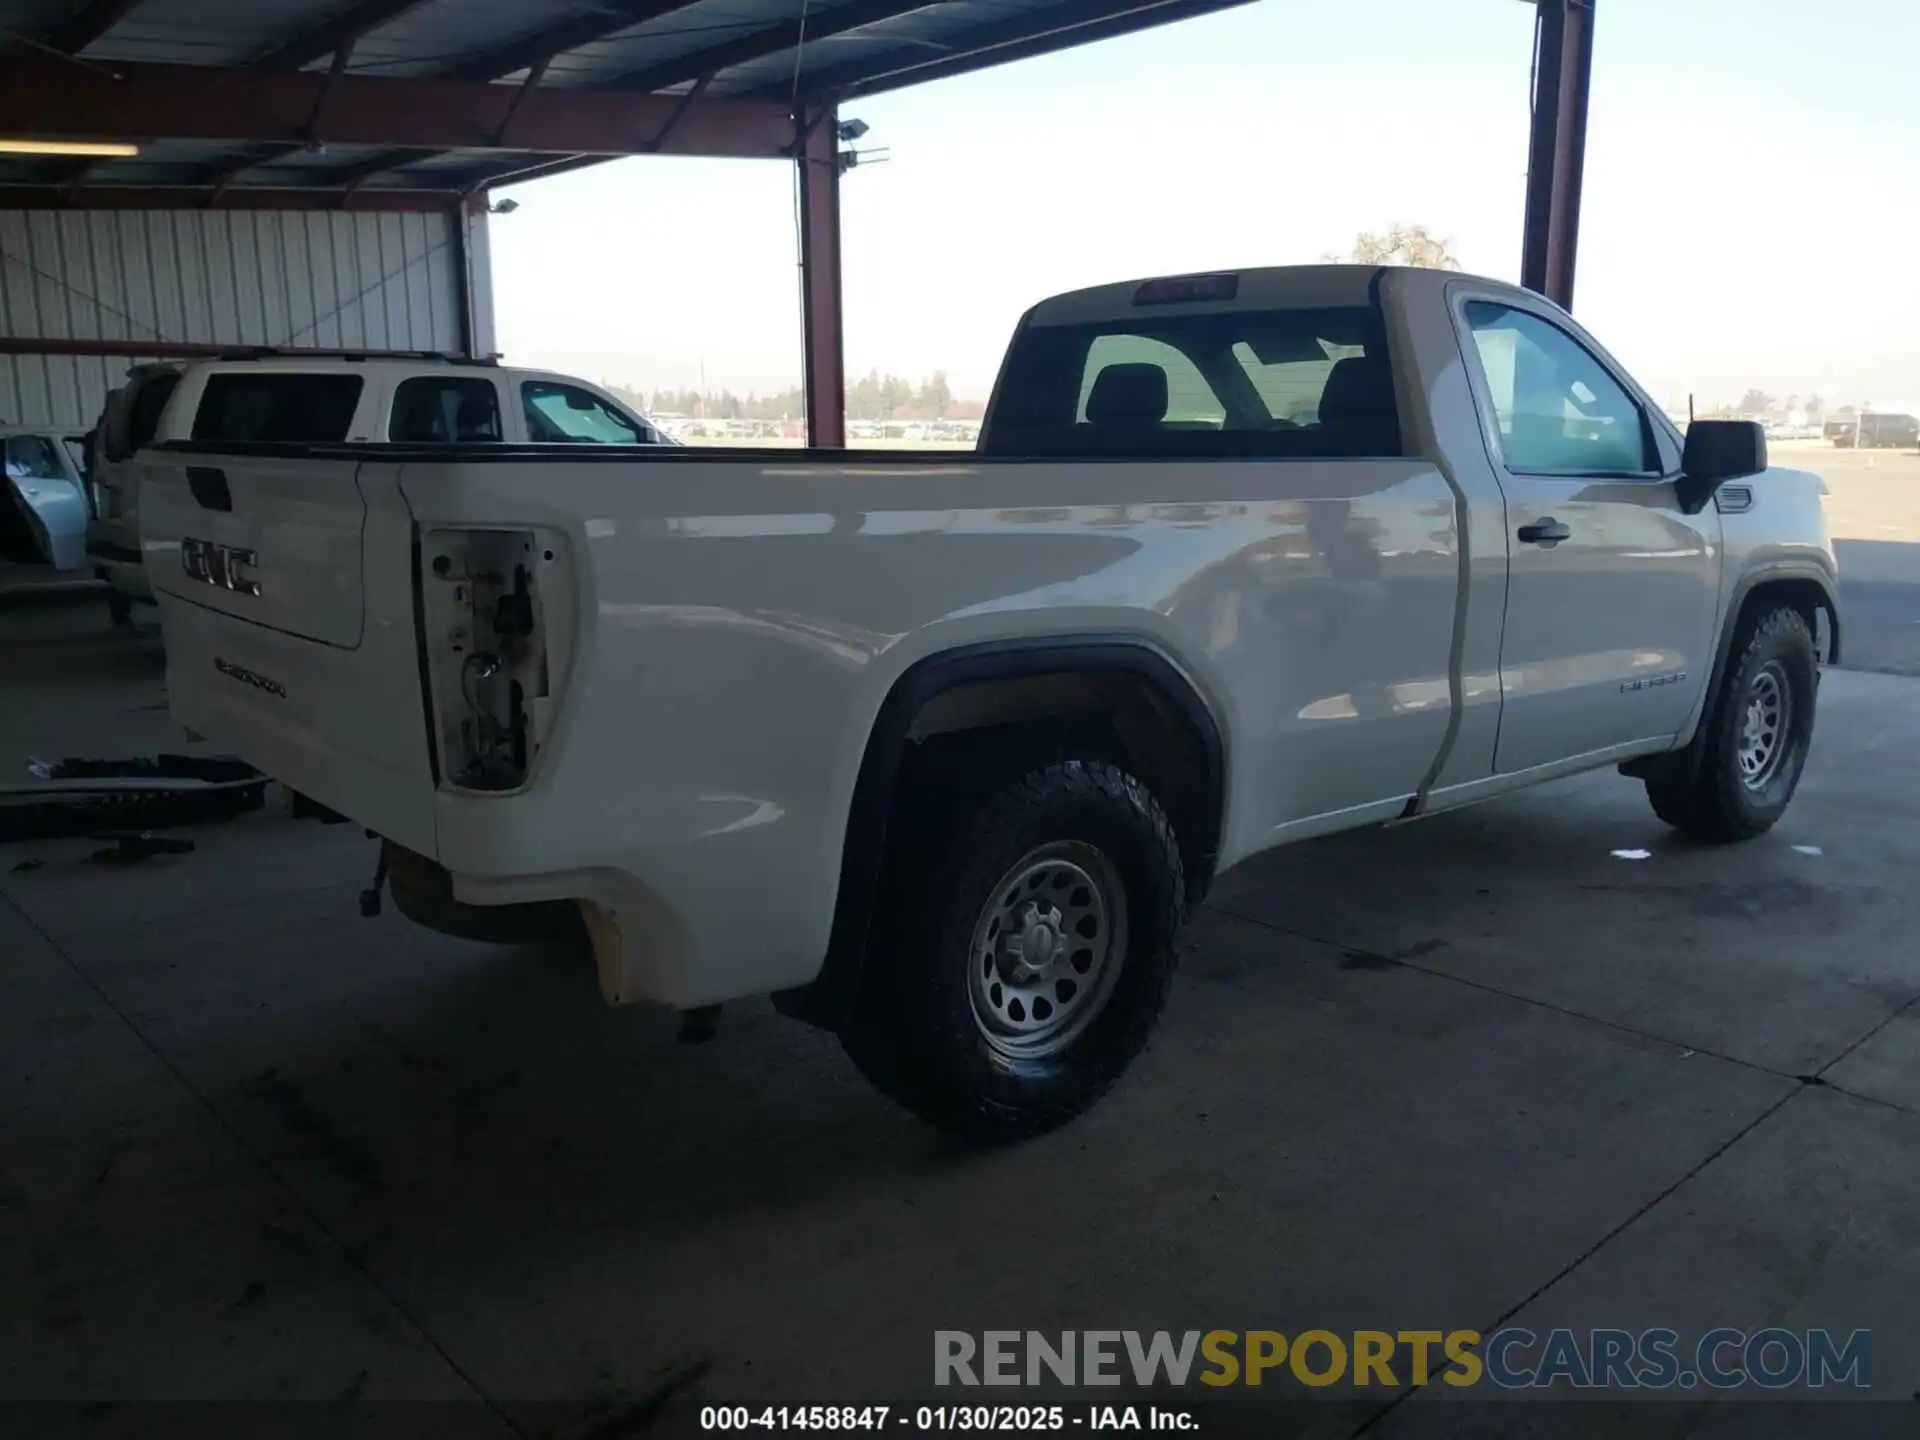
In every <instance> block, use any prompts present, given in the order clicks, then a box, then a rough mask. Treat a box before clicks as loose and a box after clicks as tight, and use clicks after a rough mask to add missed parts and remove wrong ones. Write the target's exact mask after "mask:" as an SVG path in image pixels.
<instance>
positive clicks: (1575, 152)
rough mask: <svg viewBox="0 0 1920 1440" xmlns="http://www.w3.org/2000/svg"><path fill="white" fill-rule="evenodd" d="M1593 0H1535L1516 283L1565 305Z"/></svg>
mask: <svg viewBox="0 0 1920 1440" xmlns="http://www.w3.org/2000/svg"><path fill="white" fill-rule="evenodd" d="M1594 3H1595V0H1535V9H1536V14H1537V15H1538V17H1539V18H1538V21H1537V23H1536V28H1535V53H1534V81H1533V135H1532V141H1531V143H1530V145H1529V147H1528V151H1527V229H1526V241H1525V245H1524V247H1523V249H1522V251H1521V258H1520V283H1521V284H1522V285H1524V286H1526V287H1527V288H1528V289H1529V290H1536V291H1538V292H1539V293H1540V294H1542V295H1545V296H1546V297H1547V298H1548V299H1549V300H1552V301H1553V302H1554V303H1555V304H1557V305H1559V306H1561V307H1562V308H1563V309H1566V310H1571V309H1573V260H1574V251H1575V249H1576V247H1577V246H1578V244H1579V240H1580V175H1581V170H1582V168H1583V166H1584V164H1585V161H1586V151H1587V94H1588V91H1589V89H1590V88H1591V84H1592V78H1593V8H1594Z"/></svg>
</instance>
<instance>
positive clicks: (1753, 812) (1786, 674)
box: [1646, 606, 1820, 845]
mask: <svg viewBox="0 0 1920 1440" xmlns="http://www.w3.org/2000/svg"><path fill="white" fill-rule="evenodd" d="M1763 677H1765V678H1763ZM1769 680H1770V682H1771V684H1773V685H1774V686H1775V687H1777V688H1778V689H1779V690H1780V691H1781V692H1782V693H1783V694H1784V696H1785V698H1786V702H1787V703H1786V706H1785V708H1786V710H1787V714H1786V715H1785V717H1783V719H1782V721H1781V723H1780V725H1779V729H1778V731H1777V732H1776V733H1777V738H1776V740H1775V742H1774V743H1775V746H1776V747H1777V749H1776V751H1769V752H1768V755H1769V757H1770V758H1769V760H1768V762H1767V764H1766V765H1765V767H1764V768H1763V769H1762V770H1761V771H1760V772H1759V774H1760V778H1759V780H1758V783H1755V782H1754V781H1751V780H1750V779H1749V777H1748V775H1747V773H1746V771H1745V770H1744V769H1743V766H1742V743H1741V741H1742V734H1743V732H1744V730H1745V728H1746V725H1747V720H1748V707H1749V703H1750V701H1751V700H1752V699H1753V698H1754V697H1755V696H1756V695H1758V694H1760V693H1761V691H1760V690H1758V689H1756V687H1763V686H1764V685H1765V684H1767V683H1768V682H1769ZM1819 688H1820V669H1819V661H1818V658H1817V657H1816V655H1815V652H1814V641H1813V631H1812V630H1811V629H1810V628H1809V627H1808V625H1807V620H1806V617H1805V616H1804V615H1802V614H1801V613H1800V612H1799V611H1798V610H1794V609H1791V608H1789V607H1786V606H1781V607H1779V608H1777V609H1764V610H1760V611H1757V612H1755V613H1754V614H1752V615H1749V616H1747V617H1745V618H1744V619H1743V622H1742V626H1741V630H1740V632H1739V633H1738V634H1737V635H1735V636H1734V641H1733V651H1732V654H1731V656H1730V657H1729V659H1728V661H1727V666H1726V670H1725V672H1724V673H1723V674H1722V676H1721V679H1720V684H1719V686H1718V688H1717V689H1716V690H1715V692H1714V693H1713V694H1712V695H1710V696H1708V697H1707V709H1706V713H1705V714H1704V715H1703V716H1702V717H1701V719H1700V729H1699V732H1698V733H1697V734H1696V735H1695V736H1694V738H1693V741H1692V743H1691V744H1689V745H1688V746H1687V748H1686V749H1685V750H1683V751H1681V752H1679V753H1678V754H1676V755H1674V756H1672V757H1671V758H1670V760H1669V762H1668V763H1666V764H1663V765H1661V766H1658V767H1656V768H1655V769H1653V770H1652V771H1650V772H1649V773H1648V775H1647V777H1646V786H1647V799H1648V800H1649V801H1651V802H1652V804H1653V813H1654V814H1656V815H1658V816H1659V817H1660V818H1661V819H1662V820H1664V821H1666V822H1667V824H1669V825H1671V826H1673V828H1674V829H1676V830H1678V831H1680V832H1681V833H1682V834H1684V835H1687V836H1688V837H1690V838H1692V839H1695V840H1700V841H1704V842H1706V843H1708V844H1715V845H1724V844H1728V843H1731V842H1732V841H1736V840H1751V839H1752V838H1753V837H1754V836H1756V835H1763V834H1765V833H1766V832H1767V831H1768V830H1771V829H1772V828H1773V826H1774V824H1775V822H1776V821H1778V820H1779V819H1780V817H1781V816H1782V815H1784V814H1785V813H1786V810H1787V806H1788V804H1789V803H1790V802H1791V801H1792V799H1793V792H1794V790H1795V789H1796V788H1797V787H1798V786H1799V784H1800V773H1801V771H1802V770H1803V769H1804V768H1805V767H1806V763H1807V752H1808V750H1809V749H1810V748H1811V746H1812V743H1813V717H1814V703H1815V699H1816V697H1817V695H1818V693H1819ZM1751 753H1752V752H1749V754H1751Z"/></svg>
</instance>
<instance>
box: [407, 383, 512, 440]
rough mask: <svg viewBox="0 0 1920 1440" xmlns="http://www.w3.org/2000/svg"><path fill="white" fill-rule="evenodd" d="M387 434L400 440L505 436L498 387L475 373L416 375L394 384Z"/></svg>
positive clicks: (476, 438) (493, 438)
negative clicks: (501, 426) (502, 427)
mask: <svg viewBox="0 0 1920 1440" xmlns="http://www.w3.org/2000/svg"><path fill="white" fill-rule="evenodd" d="M387 438H388V439H389V440H399V441H442V442H446V441H473V440H479V441H485V440H499V439H502V438H504V437H503V436H502V434H501V429H500V391H499V389H498V387H497V386H495V384H494V382H493V381H492V380H489V379H487V378H485V377H484V376H477V375H418V376H415V377H414V378H413V379H411V380H402V381H401V382H400V383H399V384H398V385H396V386H395V387H394V391H393V413H392V415H390V416H389V417H388V419H387Z"/></svg>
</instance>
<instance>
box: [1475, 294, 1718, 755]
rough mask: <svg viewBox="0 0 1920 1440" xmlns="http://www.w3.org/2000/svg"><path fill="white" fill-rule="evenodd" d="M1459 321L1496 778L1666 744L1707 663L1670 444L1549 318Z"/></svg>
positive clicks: (1480, 314)
mask: <svg viewBox="0 0 1920 1440" xmlns="http://www.w3.org/2000/svg"><path fill="white" fill-rule="evenodd" d="M1460 315H1461V319H1462V322H1463V325H1464V330H1465V335H1466V339H1467V341H1468V344H1467V346H1466V349H1467V353H1468V356H1469V358H1470V361H1471V363H1470V364H1469V367H1468V368H1469V370H1470V371H1472V372H1473V380H1474V389H1475V392H1476V397H1477V399H1478V400H1479V402H1480V406H1481V410H1482V416H1483V422H1484V424H1485V427H1486V430H1487V433H1488V440H1489V448H1490V450H1491V452H1492V454H1493V456H1494V458H1495V462H1496V464H1495V472H1496V474H1497V475H1498V477H1499V480H1500V485H1501V488H1502V490H1503V491H1504V492H1505V496H1506V509H1507V555H1508V574H1507V607H1506V623H1505V629H1504V631H1503V634H1502V639H1501V645H1500V685H1501V697H1502V699H1501V711H1500V736H1499V741H1498V743H1497V745H1496V748H1495V754H1494V768H1495V770H1496V771H1498V772H1500V773H1503V774H1510V773H1513V772H1515V771H1520V770H1527V769H1530V768H1532V767H1534V766H1537V765H1544V764H1549V763H1551V762H1553V761H1556V760H1563V759H1568V758H1571V757H1573V756H1578V755H1585V754H1589V753H1591V752H1594V751H1598V750H1605V749H1609V748H1611V747H1614V746H1619V745H1625V744H1628V743H1631V742H1635V741H1643V740H1655V739H1660V738H1665V737H1670V736H1672V735H1673V734H1674V733H1675V732H1676V731H1678V730H1679V729H1680V727H1681V726H1682V725H1683V724H1685V723H1686V719H1687V716H1688V713H1689V712H1690V710H1691V708H1692V702H1693V699H1694V696H1695V695H1696V694H1697V693H1698V691H1699V687H1700V686H1701V685H1702V684H1704V683H1705V680H1706V674H1707V670H1708V667H1709V665H1710V664H1711V659H1712V654H1711V647H1712V643H1713V637H1714V634H1715V625H1716V619H1717V616H1716V610H1717V604H1718V595H1719V578H1720V525H1719V512H1718V511H1716V510H1714V509H1711V508H1709V509H1707V510H1706V511H1704V512H1703V513H1701V514H1699V515H1687V514H1685V513H1684V512H1683V511H1682V510H1681V508H1680V504H1679V501H1678V499H1677V497H1676V495H1675V491H1674V480H1675V479H1676V478H1677V475H1678V469H1679V446H1678V444H1677V443H1676V442H1675V440H1674V438H1673V436H1672V434H1671V433H1670V432H1669V431H1667V430H1666V429H1665V428H1664V426H1663V425H1662V424H1661V422H1660V421H1658V420H1657V419H1656V418H1655V415H1654V412H1653V410H1652V407H1651V406H1650V405H1649V404H1648V403H1647V402H1646V400H1645V399H1644V398H1643V397H1641V396H1640V395H1639V394H1638V393H1637V392H1636V391H1635V390H1634V389H1633V387H1632V386H1631V385H1630V384H1629V383H1627V382H1626V381H1625V380H1624V378H1623V377H1622V376H1621V374H1620V373H1619V371H1618V370H1617V369H1616V368H1615V367H1614V366H1612V365H1611V364H1610V363H1609V362H1608V361H1606V360H1605V359H1603V358H1602V357H1601V355H1600V354H1599V353H1598V350H1597V347H1595V346H1593V345H1592V343H1591V342H1590V341H1588V340H1587V339H1586V338H1585V337H1583V336H1581V335H1578V334H1577V333H1576V332H1575V331H1574V330H1573V329H1572V328H1570V326H1569V324H1568V322H1567V321H1566V320H1565V318H1564V317H1563V316H1561V315H1559V314H1558V313H1557V312H1554V311H1552V310H1551V309H1550V308H1549V307H1546V306H1544V305H1543V306H1541V307H1540V308H1539V309H1534V308H1531V307H1529V306H1527V305H1526V304H1524V303H1522V302H1516V301H1515V300H1514V299H1513V298H1512V297H1511V295H1502V296H1500V297H1498V298H1495V297H1492V296H1484V297H1481V296H1475V295H1474V294H1473V293H1472V292H1471V291H1470V290H1469V291H1465V292H1463V298H1462V299H1461V301H1460Z"/></svg>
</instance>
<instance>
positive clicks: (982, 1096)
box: [846, 760, 1185, 1140]
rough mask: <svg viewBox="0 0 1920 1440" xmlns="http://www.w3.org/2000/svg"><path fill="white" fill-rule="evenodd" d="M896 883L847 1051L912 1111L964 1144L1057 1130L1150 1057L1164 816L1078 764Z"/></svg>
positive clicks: (1168, 892)
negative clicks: (1141, 1056) (1142, 1056)
mask: <svg viewBox="0 0 1920 1440" xmlns="http://www.w3.org/2000/svg"><path fill="white" fill-rule="evenodd" d="M955 820H956V823H955V824H953V826H952V827H951V828H950V829H949V830H948V831H947V833H948V835H949V836H950V837H951V839H950V841H949V843H947V844H946V845H945V846H944V847H940V848H938V849H934V850H933V851H932V852H931V853H930V854H927V855H926V856H925V857H924V858H922V859H920V860H918V861H916V862H913V863H909V864H907V865H905V866H902V867H900V869H899V870H898V871H897V872H896V874H895V876H894V879H893V880H892V882H891V883H890V887H889V888H890V892H891V893H890V895H889V897H888V902H887V903H886V904H885V905H883V913H882V916H881V921H880V927H879V931H878V934H877V937H876V941H877V943H876V944H875V946H874V948H873V951H872V954H871V955H870V957H869V959H868V962H867V969H866V980H865V983H864V984H863V986H862V989H861V995H860V1001H859V1004H858V1006H857V1009H856V1014H855V1017H854V1020H853V1023H852V1024H851V1026H850V1027H849V1029H848V1032H847V1036H846V1045H847V1050H848V1053H849V1054H850V1055H851V1056H852V1057H853V1060H854V1063H855V1064H856V1065H858V1066H859V1067H860V1070H861V1072H862V1073H863V1074H865V1075H866V1076H867V1077H868V1079H870V1080H872V1081H873V1082H874V1084H876V1085H877V1086H878V1087H879V1088H880V1089H881V1090H882V1091H883V1092H885V1093H886V1094H887V1095H889V1096H890V1097H892V1098H893V1099H894V1100H896V1101H898V1102H899V1103H901V1104H903V1105H905V1106H906V1107H907V1108H908V1109H910V1110H913V1111H914V1112H916V1113H917V1114H919V1115H921V1116H923V1117H925V1118H926V1119H928V1120H931V1121H932V1122H934V1123H935V1124H938V1125H940V1126H942V1127H944V1128H946V1129H949V1130H953V1131H955V1132H958V1133H960V1134H963V1135H965V1136H967V1137H969V1138H973V1139H982V1140H1007V1139H1015V1138H1018V1137H1020V1136H1024V1135H1030V1134H1035V1133H1038V1132H1040V1131H1043V1130H1047V1129H1050V1128H1052V1127H1053V1126H1056V1125H1059V1124H1062V1123H1064V1122H1065V1121H1067V1120H1069V1119H1071V1118H1072V1117H1073V1116H1075V1115H1077V1114H1079V1113H1080V1112H1081V1111H1082V1110H1084V1109H1086V1108H1087V1107H1088V1106H1089V1105H1091V1104H1092V1103H1093V1102H1094V1101H1095V1100H1097V1099H1098V1098H1099V1097H1100V1096H1101V1095H1102V1094H1103V1093H1104V1092H1105V1091H1106V1090H1107V1088H1108V1087H1109V1086H1111V1085H1112V1084H1113V1082H1114V1081H1115V1080H1117V1079H1118V1078H1119V1076H1120V1075H1121V1073H1122V1072H1123V1071H1124V1070H1125V1069H1126V1067H1127V1065H1128V1064H1129V1063H1130V1062H1131V1061H1132V1060H1133V1058H1134V1056H1135V1055H1137V1054H1138V1053H1139V1052H1140V1050H1141V1049H1142V1047H1144V1046H1145V1044H1146V1041H1147V1036H1148V1034H1149V1033H1150V1032H1151V1031H1152V1029H1153V1025H1154V1022H1155V1021H1156V1020H1157V1019H1158V1018H1159V1014H1160V1011H1161V1008H1162V1006H1163V1005H1164V1004H1165V1002H1166V996H1167V990H1168V987H1169V985H1170V984H1171V983H1172V979H1173V970H1174V960H1175V952H1174V942H1175V938H1176V936H1177V933H1178V931H1179V927H1180V922H1181V919H1182V917H1183V911H1184V906H1185V896H1184V880H1183V875H1182V871H1181V864H1180V850H1179V847H1178V845H1177V844H1176V843H1175V840H1174V835H1173V829H1172V827H1171V825H1170V824H1169V823H1168V821H1167V817H1166V815H1165V814H1164V813H1163V812H1162V811H1161V809H1160V806H1159V804H1158V803H1157V802H1156V801H1155V800H1154V798H1153V796H1152V795H1151V794H1149V793H1148V791H1147V790H1146V788H1145V787H1144V786H1142V785H1141V784H1140V782H1139V781H1138V780H1135V779H1134V778H1133V777H1132V776H1131V775H1128V774H1126V773H1125V772H1124V771H1122V770H1120V769H1118V768H1117V767H1115V766H1112V765H1109V764H1104V763H1099V762H1093V761H1080V760H1073V761H1067V762H1065V763H1061V764H1055V765H1050V766H1047V767H1045V768H1043V769H1037V770H1034V771H1032V772H1031V773H1029V774H1027V775H1025V776H1023V777H1022V778H1020V779H1018V780H1017V781H1015V782H1014V783H1012V784H1010V785H1007V786H1005V787H1004V788H1002V789H999V790H997V791H994V792H992V793H989V794H988V795H987V796H986V797H985V798H984V799H982V800H980V801H979V802H978V803H977V804H976V805H974V806H972V807H971V808H970V809H969V810H967V811H966V812H965V813H963V814H962V815H960V816H958V817H955Z"/></svg>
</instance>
